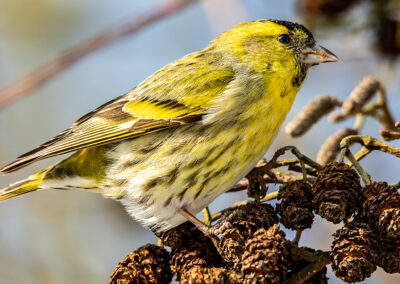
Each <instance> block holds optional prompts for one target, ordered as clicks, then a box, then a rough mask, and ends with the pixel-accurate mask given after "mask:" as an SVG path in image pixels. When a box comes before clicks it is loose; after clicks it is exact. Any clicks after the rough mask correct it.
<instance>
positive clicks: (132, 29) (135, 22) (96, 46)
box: [0, 0, 197, 109]
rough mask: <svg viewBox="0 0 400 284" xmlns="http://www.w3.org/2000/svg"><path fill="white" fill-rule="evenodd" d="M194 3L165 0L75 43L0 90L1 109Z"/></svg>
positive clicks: (191, 1) (186, 0)
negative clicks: (56, 56) (88, 58)
mask: <svg viewBox="0 0 400 284" xmlns="http://www.w3.org/2000/svg"><path fill="white" fill-rule="evenodd" d="M194 2H197V0H168V1H166V2H164V3H161V4H160V5H159V6H157V7H155V8H152V9H150V10H149V11H147V12H145V13H143V14H142V15H139V16H132V17H130V18H129V19H128V20H127V21H123V22H121V23H120V24H118V25H116V26H113V27H110V28H107V29H105V30H103V31H102V32H100V33H99V34H97V35H95V36H93V37H91V38H89V39H87V40H85V41H83V42H81V43H79V44H77V45H76V46H74V47H72V48H71V49H69V50H67V51H65V52H64V53H62V54H61V56H59V57H58V58H56V59H53V60H51V61H49V62H47V63H45V64H44V65H42V66H40V67H39V68H37V69H36V70H34V71H32V72H31V73H29V74H27V75H25V76H24V77H22V78H20V79H17V80H16V81H14V82H12V83H10V84H9V85H7V86H4V87H2V88H0V109H1V108H3V107H5V106H7V105H9V104H11V103H13V102H15V101H16V100H17V99H20V98H22V97H24V96H25V95H28V94H29V93H31V92H32V91H34V90H35V89H37V88H39V87H41V86H42V85H43V84H45V83H46V82H48V81H49V80H50V79H52V78H54V77H55V76H56V75H58V74H59V73H61V72H62V71H64V70H65V69H67V68H68V67H70V66H71V65H73V64H74V63H76V62H78V61H79V60H81V59H83V58H84V57H85V56H87V55H89V54H91V53H93V52H95V51H98V50H100V49H102V48H105V47H107V46H109V45H111V44H113V43H115V42H116V41H118V40H120V39H122V38H124V37H126V36H129V35H132V34H134V33H136V32H138V31H139V30H141V29H142V28H144V27H147V26H149V25H150V24H152V23H154V22H157V21H159V20H161V19H163V18H165V17H168V16H171V15H173V14H175V13H177V12H179V11H181V10H183V9H184V8H185V7H187V6H189V5H190V4H192V3H194Z"/></svg>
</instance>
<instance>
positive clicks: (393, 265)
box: [378, 238, 400, 273]
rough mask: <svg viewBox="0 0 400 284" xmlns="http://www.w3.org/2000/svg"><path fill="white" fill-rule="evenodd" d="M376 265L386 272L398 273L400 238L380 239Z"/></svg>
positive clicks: (399, 267) (399, 270) (399, 265)
mask: <svg viewBox="0 0 400 284" xmlns="http://www.w3.org/2000/svg"><path fill="white" fill-rule="evenodd" d="M378 266H379V267H381V268H382V269H383V270H385V272H387V273H400V240H393V239H388V238H383V239H382V240H381V243H380V251H379V255H378Z"/></svg>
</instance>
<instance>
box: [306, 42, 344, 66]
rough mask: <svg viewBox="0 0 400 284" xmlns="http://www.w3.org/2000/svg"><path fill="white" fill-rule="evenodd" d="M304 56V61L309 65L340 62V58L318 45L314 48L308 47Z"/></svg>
mask: <svg viewBox="0 0 400 284" xmlns="http://www.w3.org/2000/svg"><path fill="white" fill-rule="evenodd" d="M302 55H303V58H302V61H303V62H304V63H306V64H309V65H318V64H320V63H326V62H337V61H339V58H338V57H337V56H336V55H335V54H333V53H332V52H330V51H329V50H327V49H326V48H325V47H322V46H320V45H318V44H316V45H315V46H314V47H307V48H306V49H304V50H303V51H302Z"/></svg>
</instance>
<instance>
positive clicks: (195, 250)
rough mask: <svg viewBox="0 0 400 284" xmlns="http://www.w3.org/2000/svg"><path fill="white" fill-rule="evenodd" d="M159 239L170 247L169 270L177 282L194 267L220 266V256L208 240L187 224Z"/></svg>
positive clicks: (164, 234)
mask: <svg viewBox="0 0 400 284" xmlns="http://www.w3.org/2000/svg"><path fill="white" fill-rule="evenodd" d="M159 237H160V238H161V240H163V242H164V244H166V245H168V246H170V247H171V253H170V259H171V260H170V264H171V269H172V272H173V273H174V274H175V275H176V277H177V279H178V280H179V279H180V278H181V275H182V274H183V273H185V272H186V271H189V270H190V269H191V268H193V267H196V266H197V267H202V268H211V267H220V266H222V259H221V256H220V255H219V254H218V252H217V250H216V249H215V247H214V245H213V243H212V242H211V240H210V238H208V237H207V236H205V235H204V234H203V233H202V232H200V231H199V230H198V229H197V228H196V227H194V225H192V224H191V223H189V222H186V223H184V224H182V225H180V226H178V227H176V228H173V229H171V230H169V231H167V232H164V233H162V234H161V235H160V236H159Z"/></svg>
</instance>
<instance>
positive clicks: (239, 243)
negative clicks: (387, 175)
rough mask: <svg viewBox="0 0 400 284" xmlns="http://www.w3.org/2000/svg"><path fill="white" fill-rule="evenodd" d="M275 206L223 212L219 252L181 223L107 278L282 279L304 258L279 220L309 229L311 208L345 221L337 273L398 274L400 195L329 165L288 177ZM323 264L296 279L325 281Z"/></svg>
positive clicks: (348, 277)
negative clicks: (309, 176) (310, 175)
mask: <svg viewBox="0 0 400 284" xmlns="http://www.w3.org/2000/svg"><path fill="white" fill-rule="evenodd" d="M278 199H279V200H280V202H279V203H278V204H277V205H276V208H274V207H272V206H271V205H269V204H256V203H250V204H247V205H242V206H239V207H237V208H234V209H231V210H230V211H227V212H226V213H224V215H223V216H222V217H221V219H220V221H219V223H220V224H221V223H223V226H221V228H224V229H223V230H222V233H221V236H220V244H219V249H220V250H219V251H217V250H216V249H215V247H214V245H213V243H212V242H211V241H210V239H209V238H208V237H206V236H204V235H203V234H202V233H201V232H200V231H198V230H197V229H196V228H195V227H194V226H193V225H191V224H189V223H185V224H182V225H180V226H179V227H177V228H174V229H172V230H170V231H167V232H165V233H163V234H162V235H161V236H160V238H161V240H162V241H163V243H164V244H165V245H166V246H168V247H169V248H170V252H167V251H166V250H165V249H164V248H161V247H158V246H155V245H145V246H143V247H140V248H139V249H137V250H136V251H134V252H132V253H130V254H129V255H128V256H127V257H126V258H125V259H124V260H123V261H121V262H120V263H119V264H118V266H117V268H116V269H115V271H114V273H113V274H112V276H111V283H170V281H171V279H172V277H173V275H175V278H176V279H177V280H178V281H179V282H180V283H281V282H283V281H285V280H287V279H289V278H291V277H292V276H293V275H296V273H298V272H299V271H301V270H303V269H304V268H305V267H306V266H308V265H310V262H309V261H307V260H305V259H304V258H299V257H298V255H297V254H296V253H294V251H296V250H294V248H297V251H298V250H299V249H303V250H306V251H310V249H306V248H298V247H297V244H295V243H293V242H291V241H289V240H287V239H286V238H285V233H284V232H283V231H282V230H281V229H280V227H279V222H280V223H281V224H283V225H284V226H285V227H287V228H289V229H293V230H300V231H301V230H304V229H306V228H310V227H311V226H312V223H313V220H314V213H316V214H319V215H320V216H322V217H323V218H325V219H327V220H328V221H330V222H333V223H335V224H337V223H340V222H344V226H343V227H342V228H341V229H339V230H338V231H337V232H336V233H335V235H334V241H333V243H332V250H331V252H330V258H331V261H332V269H333V271H334V273H335V274H336V276H337V277H339V278H341V279H342V280H344V281H346V282H358V281H362V280H364V279H365V278H367V277H369V276H370V275H371V274H372V273H373V272H374V271H375V270H376V268H377V266H380V267H382V268H383V269H384V270H385V271H386V272H388V273H395V272H400V241H399V240H400V194H399V193H398V191H397V189H396V188H394V187H392V186H389V185H387V184H386V183H383V182H378V183H371V184H370V185H366V186H364V187H361V186H360V181H359V176H358V175H357V173H356V172H355V171H354V170H353V169H351V168H350V167H349V166H347V165H346V164H344V163H337V162H334V163H330V164H328V165H326V166H324V167H323V168H322V169H321V170H320V171H318V173H317V177H316V179H315V182H313V184H310V183H308V182H306V181H296V182H291V183H289V184H287V185H285V186H282V187H281V188H280V190H279V197H278ZM327 281H328V280H327V278H326V267H324V268H323V269H322V270H320V271H319V272H317V273H315V274H314V275H313V276H312V277H311V278H308V279H307V280H306V281H305V282H302V283H308V284H311V283H327Z"/></svg>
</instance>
